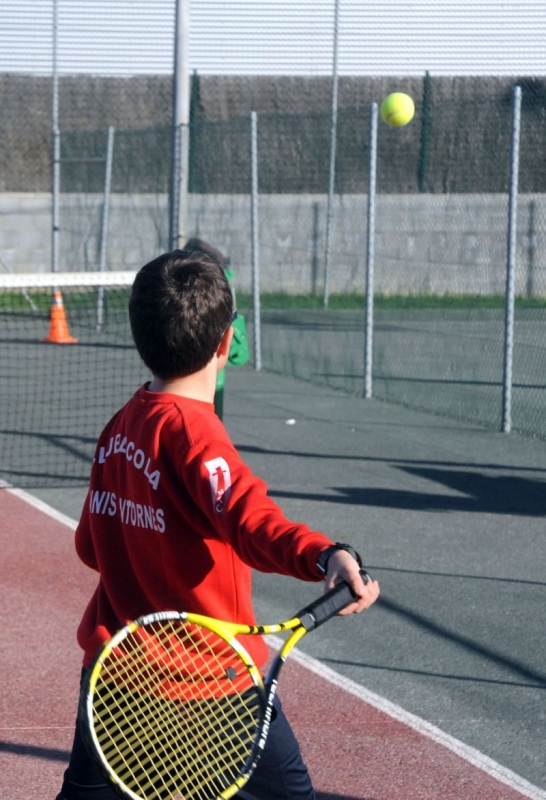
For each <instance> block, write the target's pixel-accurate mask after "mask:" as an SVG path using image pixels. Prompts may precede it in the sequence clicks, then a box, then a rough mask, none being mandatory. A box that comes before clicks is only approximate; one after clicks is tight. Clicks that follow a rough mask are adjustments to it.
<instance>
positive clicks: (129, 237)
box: [0, 193, 546, 296]
mask: <svg viewBox="0 0 546 800" xmlns="http://www.w3.org/2000/svg"><path fill="white" fill-rule="evenodd" d="M101 208H102V198H101V197H100V196H99V195H62V203H61V234H60V245H61V247H60V251H61V256H60V269H61V271H65V270H68V271H70V270H82V269H90V270H93V269H97V268H98V253H99V247H100V216H101ZM366 214H367V197H366V196H365V195H342V196H338V197H336V201H335V208H334V225H333V235H332V251H331V273H330V286H331V291H332V292H352V291H356V292H363V291H364V290H365V263H366ZM259 215H260V266H261V287H262V290H263V291H268V292H271V291H286V292H293V293H295V292H311V291H314V292H319V293H320V292H321V291H322V286H323V280H324V239H325V218H326V198H325V196H324V195H262V196H261V197H260V202H259ZM506 230H507V197H506V195H498V194H495V195H455V194H451V195H379V196H378V197H377V206H376V233H375V244H376V247H375V291H376V292H382V293H414V294H421V293H433V294H443V293H454V294H502V293H503V292H504V289H505V273H506V253H507V246H506V237H507V233H506ZM190 233H191V234H192V235H197V236H201V237H202V238H204V239H207V240H209V241H210V242H211V243H213V244H214V245H215V246H217V247H219V248H220V249H221V250H222V251H223V252H224V253H225V254H227V255H229V256H230V258H231V262H232V266H233V269H234V271H235V276H236V285H237V288H238V289H239V290H242V291H250V290H251V287H252V276H251V263H250V262H251V254H250V201H249V197H248V196H247V195H191V196H190ZM166 246H167V198H166V196H164V195H155V194H150V195H126V194H123V195H113V196H112V198H111V215H110V220H109V239H108V266H109V268H110V269H131V270H132V269H138V268H139V267H140V266H141V265H142V264H143V263H145V262H146V261H148V260H150V259H151V258H153V257H154V256H155V255H157V254H159V253H161V252H163V250H164V249H165V248H166ZM0 259H1V262H0V268H1V267H2V265H3V267H4V269H5V268H9V269H10V270H11V271H14V272H46V271H49V270H50V269H51V263H50V259H51V200H50V196H49V195H47V194H24V193H6V194H0ZM517 261H518V269H517V293H518V294H521V295H525V296H537V295H545V296H546V199H545V197H544V196H543V195H524V196H522V197H521V199H520V201H519V204H518V247H517Z"/></svg>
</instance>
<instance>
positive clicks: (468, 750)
mask: <svg viewBox="0 0 546 800" xmlns="http://www.w3.org/2000/svg"><path fill="white" fill-rule="evenodd" d="M2 485H3V486H4V487H5V491H8V492H11V494H14V495H15V496H16V497H19V498H20V499H21V500H24V502H25V503H28V504H29V505H30V506H33V507H34V508H36V509H37V510H38V511H41V512H42V513H44V514H47V515H48V516H49V517H52V518H53V519H55V520H57V521H58V522H60V523H61V524H63V525H66V526H67V527H69V528H71V529H72V530H75V528H76V525H77V522H75V520H73V519H71V518H70V517H67V516H66V514H62V513H61V512H60V511H57V510H56V509H54V508H52V507H51V506H50V505H48V504H47V503H44V502H43V501H42V500H38V498H37V497H34V496H33V495H31V494H29V493H28V492H25V491H23V490H22V489H13V488H11V487H8V484H5V483H3V482H1V481H0V487H1V486H2ZM266 639H267V641H268V642H269V644H271V646H272V647H274V648H275V649H279V648H280V646H281V643H282V639H280V638H279V637H278V636H267V637H266ZM290 658H292V659H293V660H294V661H297V663H298V664H301V665H302V666H303V667H305V668H306V669H308V670H309V671H310V672H313V673H314V674H315V675H318V676H319V677H320V678H323V679H324V680H326V681H328V682H329V683H331V684H332V685H334V686H337V687H338V688H340V689H342V690H343V691H345V692H347V693H348V694H351V695H353V696H354V697H358V699H359V700H363V701H364V702H365V703H368V704H369V705H371V706H373V707H374V708H377V709H378V711H382V712H383V713H384V714H387V715H388V716H389V717H392V718H393V719H396V720H398V721H399V722H402V723H403V724H404V725H407V726H408V727H409V728H412V729H413V730H414V731H417V733H420V734H421V735H422V736H425V737H426V738H427V739H430V740H431V741H433V742H436V744H439V745H441V746H442V747H445V748H446V749H447V750H451V751H452V752H453V753H455V754H456V755H458V756H459V757H460V758H463V759H464V760H465V761H468V763H469V764H472V766H474V767H477V769H480V770H482V772H485V773H486V774H487V775H491V777H492V778H495V780H497V781H499V782H500V783H504V784H505V785H506V786H509V787H510V788H511V789H514V790H515V791H517V792H519V793H520V794H521V795H523V796H524V797H529V798H530V800H546V792H545V791H543V790H542V789H540V788H539V787H538V786H534V785H533V784H532V783H530V782H529V781H527V780H525V778H522V777H521V775H518V774H517V773H515V772H512V770H510V769H507V768H506V767H503V766H502V765H501V764H497V762H496V761H493V759H492V758H489V757H488V756H486V755H484V754H483V753H480V751H479V750H476V749H475V748H474V747H470V746H469V745H467V744H464V742H461V741H459V739H455V737H454V736H450V735H449V734H448V733H445V732H444V731H442V730H441V729H440V728H437V727H436V726H435V725H432V724H431V723H430V722H427V721H426V720H424V719H421V718H420V717H417V716H415V714H411V713H410V712H409V711H405V710H404V709H403V708H401V707H400V706H398V705H396V703H391V701H390V700H386V699H385V698H384V697H381V695H379V694H375V692H371V691H370V690H369V689H366V688H365V687H364V686H361V685H360V684H359V683H356V682H355V681H352V680H351V679H350V678H345V677H344V676H343V675H340V674H339V673H338V672H335V670H333V669H330V667H327V666H326V665H325V664H322V663H321V662H320V661H317V659H315V658H313V657H312V656H308V655H306V654H305V653H302V652H301V651H300V650H293V651H292V653H291V655H290Z"/></svg>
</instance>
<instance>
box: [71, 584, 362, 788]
mask: <svg viewBox="0 0 546 800" xmlns="http://www.w3.org/2000/svg"><path fill="white" fill-rule="evenodd" d="M361 574H362V577H363V579H364V581H368V580H371V579H370V577H369V575H368V574H367V573H366V571H365V570H363V571H362V573H361ZM354 600H355V595H354V593H353V591H352V589H351V588H350V586H349V584H347V583H345V582H342V583H340V584H338V585H337V586H335V587H334V588H333V589H332V590H331V591H329V592H328V593H326V594H324V595H323V596H322V597H320V598H319V599H318V600H315V601H314V602H313V603H311V604H310V605H308V606H306V607H305V608H303V609H302V610H301V611H300V612H299V613H298V614H296V616H294V617H292V619H289V620H286V622H280V623H277V624H273V625H257V626H249V625H239V624H235V623H229V622H222V621H220V620H216V619H212V618H210V617H204V616H201V615H199V614H190V613H180V612H175V611H165V612H159V613H154V614H148V615H147V616H143V617H140V618H139V619H137V620H136V621H134V622H131V623H130V624H128V625H127V626H126V627H124V628H122V629H121V630H120V631H118V633H117V634H115V636H114V637H113V638H112V639H111V640H110V641H108V642H106V644H104V645H103V647H102V648H101V650H100V651H99V653H98V654H97V656H96V657H95V659H94V661H93V663H92V665H91V667H90V668H89V670H88V672H87V675H86V679H85V681H84V685H83V687H82V693H81V698H80V719H81V720H82V722H83V726H82V729H83V732H84V737H85V740H86V744H87V746H88V748H89V750H90V752H91V754H92V755H93V756H94V758H95V759H96V760H97V761H98V763H99V765H100V766H101V768H102V770H103V772H104V773H105V775H106V776H107V778H109V780H110V781H111V782H112V784H113V785H114V787H115V788H116V789H117V790H118V792H119V793H120V794H121V795H123V796H124V797H130V798H133V800H220V799H221V800H228V798H230V797H232V796H233V795H234V794H236V792H238V791H239V789H241V788H242V787H243V786H244V785H245V783H246V782H247V781H248V779H249V778H250V776H251V775H252V773H253V771H254V769H255V768H256V765H257V763H258V760H259V758H260V755H261V753H262V751H263V748H264V746H265V743H266V740H267V734H268V730H269V725H270V722H271V718H272V713H273V701H274V698H275V694H276V690H277V682H278V679H279V674H280V671H281V669H282V666H283V664H284V662H285V661H286V658H287V656H288V654H289V653H290V651H291V650H292V648H293V647H294V646H295V645H296V644H297V642H299V640H300V639H301V638H302V637H303V636H304V635H305V634H306V633H307V632H308V631H311V630H313V629H314V628H317V627H318V626H319V625H322V624H323V623H324V622H326V621H327V620H329V619H330V618H331V617H333V616H334V615H335V614H337V613H338V612H339V611H341V610H342V609H343V608H345V607H346V606H348V605H349V604H350V603H352V602H353V601H354ZM282 631H291V634H290V636H289V637H288V638H287V639H286V640H285V641H284V643H283V645H282V647H281V649H280V651H279V653H278V655H277V656H276V657H275V659H274V661H273V663H272V665H271V668H270V670H269V673H268V675H267V678H266V680H265V683H264V681H263V679H262V676H261V674H260V671H259V669H258V667H257V666H256V665H255V664H254V662H253V660H252V658H251V657H250V655H249V654H248V653H247V651H246V650H245V648H244V647H243V645H242V644H241V643H240V641H239V640H238V639H237V638H236V637H237V636H241V635H249V634H251V635H252V634H256V635H260V634H269V633H280V632H282Z"/></svg>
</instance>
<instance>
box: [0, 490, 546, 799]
mask: <svg viewBox="0 0 546 800" xmlns="http://www.w3.org/2000/svg"><path fill="white" fill-rule="evenodd" d="M46 512H47V509H40V508H36V507H34V506H32V505H29V503H28V502H26V501H25V499H24V494H23V493H21V494H20V495H17V494H14V493H12V492H10V491H8V490H6V489H2V490H0V520H1V523H0V546H1V552H2V561H1V585H0V601H1V607H2V621H3V630H2V648H1V656H0V658H1V661H0V667H1V675H2V695H1V704H0V710H1V716H0V800H54V798H55V795H56V793H57V791H58V788H59V786H60V781H61V775H62V772H63V770H64V767H65V764H66V760H67V757H68V751H69V749H70V744H71V738H72V731H73V721H74V715H75V708H76V701H77V690H78V678H79V670H80V652H79V650H78V646H77V644H76V641H75V630H76V626H77V624H78V621H79V618H80V615H81V612H82V609H83V607H84V604H85V603H86V601H87V599H88V597H89V595H90V593H91V591H92V589H93V587H94V584H95V577H94V575H93V574H92V573H91V572H90V571H89V570H87V569H86V568H85V567H83V566H82V565H80V564H79V562H78V560H77V558H76V555H75V553H74V550H73V544H72V540H73V536H72V531H71V529H70V525H69V524H67V522H69V521H67V520H65V521H63V520H62V519H55V518H53V517H51V516H50V515H49V514H48V513H46ZM315 663H316V662H315ZM317 666H318V669H309V668H308V667H307V666H305V665H304V664H302V663H299V662H297V661H296V660H294V661H292V662H289V664H288V665H287V667H286V670H285V671H284V673H283V678H282V684H281V698H282V699H283V703H284V707H285V709H286V711H287V712H288V716H289V717H290V719H291V720H292V722H293V725H294V728H295V729H296V732H297V734H298V737H299V739H300V741H301V744H302V749H303V751H304V755H305V758H306V760H307V762H308V765H309V768H310V770H311V772H312V775H313V779H314V782H315V785H316V788H317V790H318V794H319V800H335V798H346V799H350V798H353V799H354V800H402V798H403V800H463V799H464V800H518V798H522V797H532V798H537V799H538V798H541V797H544V796H546V795H544V793H543V792H541V790H539V789H537V790H535V789H534V787H531V786H530V785H526V784H525V782H524V781H521V782H519V781H518V777H517V776H514V775H513V774H511V773H510V774H509V773H507V772H506V775H508V778H506V775H505V774H504V773H502V768H500V772H501V773H502V774H503V775H504V778H505V779H504V780H503V779H502V778H501V780H498V779H497V778H496V777H494V775H493V774H491V772H492V770H491V769H490V768H489V769H488V771H484V770H483V769H480V768H478V767H476V766H473V765H472V764H471V763H469V761H468V760H466V759H465V758H463V757H461V756H460V755H458V754H456V753H455V752H453V751H452V750H450V749H448V748H446V747H445V746H443V745H442V744H441V743H439V742H438V741H433V740H432V739H431V738H429V737H428V736H425V735H423V734H422V733H420V732H418V731H417V730H415V728H414V727H411V726H410V725H406V724H404V723H403V722H401V721H400V720H399V719H398V720H397V719H395V718H394V717H393V716H391V715H389V714H388V713H384V712H383V711H381V710H379V709H378V708H377V707H374V706H373V705H370V704H369V703H367V702H365V701H364V700H362V699H360V698H359V697H357V696H355V694H354V693H352V694H351V693H349V692H348V691H347V690H346V689H345V688H343V681H340V685H336V682H335V679H332V675H331V674H330V675H329V676H328V674H326V677H324V676H323V675H321V674H320V665H317ZM493 773H494V770H493ZM506 781H508V782H506Z"/></svg>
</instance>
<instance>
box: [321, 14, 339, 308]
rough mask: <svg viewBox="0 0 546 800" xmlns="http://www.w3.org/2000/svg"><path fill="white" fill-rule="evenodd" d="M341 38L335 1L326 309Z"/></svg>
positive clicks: (332, 213) (327, 207) (326, 288)
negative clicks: (339, 44) (339, 40)
mask: <svg viewBox="0 0 546 800" xmlns="http://www.w3.org/2000/svg"><path fill="white" fill-rule="evenodd" d="M338 38H339V0H335V10H334V52H333V67H332V116H331V125H330V171H329V176H328V200H327V203H326V245H325V252H324V300H323V302H324V308H328V299H329V297H330V251H331V239H332V222H333V217H334V189H335V183H336V144H337V85H338V80H337V63H338Z"/></svg>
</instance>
